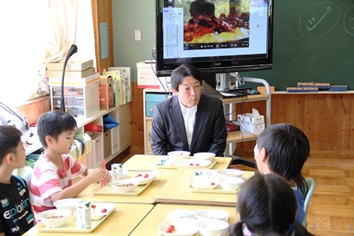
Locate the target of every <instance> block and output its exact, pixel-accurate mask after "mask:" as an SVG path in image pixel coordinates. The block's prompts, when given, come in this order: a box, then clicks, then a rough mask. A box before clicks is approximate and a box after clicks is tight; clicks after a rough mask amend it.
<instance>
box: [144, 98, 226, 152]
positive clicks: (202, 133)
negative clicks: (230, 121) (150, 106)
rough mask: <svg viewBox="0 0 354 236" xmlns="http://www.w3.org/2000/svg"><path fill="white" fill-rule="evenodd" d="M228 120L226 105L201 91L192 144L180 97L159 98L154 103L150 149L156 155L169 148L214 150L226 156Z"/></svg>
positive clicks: (200, 150)
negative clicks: (185, 124) (158, 100)
mask: <svg viewBox="0 0 354 236" xmlns="http://www.w3.org/2000/svg"><path fill="white" fill-rule="evenodd" d="M226 137H227V130H226V123H225V117H224V108H223V105H222V102H221V100H220V99H218V98H214V97H211V96H208V95H205V94H202V95H201V98H200V101H199V104H198V109H197V113H196V115H195V122H194V129H193V135H192V141H191V146H190V148H189V147H188V141H187V135H186V131H185V128H184V121H183V115H182V112H181V107H180V105H179V101H178V97H177V96H172V97H171V98H170V99H167V100H165V101H162V102H160V103H159V104H157V105H156V107H155V114H154V117H153V120H152V131H151V134H150V139H151V149H152V152H153V153H154V154H155V155H166V154H167V153H168V152H170V151H179V150H183V151H190V152H191V154H193V153H196V152H212V153H215V154H216V156H223V155H224V151H225V148H226Z"/></svg>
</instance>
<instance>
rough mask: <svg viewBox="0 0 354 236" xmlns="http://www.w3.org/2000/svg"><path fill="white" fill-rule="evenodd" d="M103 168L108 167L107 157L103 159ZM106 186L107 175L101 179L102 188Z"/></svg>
mask: <svg viewBox="0 0 354 236" xmlns="http://www.w3.org/2000/svg"><path fill="white" fill-rule="evenodd" d="M102 168H104V169H106V159H105V158H103V159H102ZM104 186H106V177H105V178H104V179H103V180H101V189H102V187H104Z"/></svg>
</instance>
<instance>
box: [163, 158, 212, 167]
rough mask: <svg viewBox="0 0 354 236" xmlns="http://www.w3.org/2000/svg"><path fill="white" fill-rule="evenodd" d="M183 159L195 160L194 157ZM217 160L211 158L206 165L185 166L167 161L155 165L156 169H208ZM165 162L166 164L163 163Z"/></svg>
mask: <svg viewBox="0 0 354 236" xmlns="http://www.w3.org/2000/svg"><path fill="white" fill-rule="evenodd" d="M184 160H191V161H196V159H184ZM217 162H218V161H217V160H216V159H213V160H212V161H211V162H210V164H208V165H206V166H186V165H178V164H172V165H169V164H168V163H169V162H158V164H156V167H157V168H158V169H177V168H194V169H201V168H208V169H212V168H213V167H214V166H215V164H216V163H217ZM165 163H167V164H165Z"/></svg>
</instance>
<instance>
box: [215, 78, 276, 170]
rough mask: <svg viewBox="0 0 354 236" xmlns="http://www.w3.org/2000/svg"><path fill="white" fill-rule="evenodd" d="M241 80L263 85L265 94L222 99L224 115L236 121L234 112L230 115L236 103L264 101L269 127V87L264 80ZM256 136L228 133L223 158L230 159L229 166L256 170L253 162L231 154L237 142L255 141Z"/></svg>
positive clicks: (236, 132)
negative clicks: (241, 166) (244, 166)
mask: <svg viewBox="0 0 354 236" xmlns="http://www.w3.org/2000/svg"><path fill="white" fill-rule="evenodd" d="M243 80H244V81H245V82H249V83H259V84H263V85H264V86H265V88H266V93H261V94H257V95H247V97H246V98H244V97H241V98H227V99H222V102H223V104H224V112H225V114H229V118H228V119H229V120H236V112H232V114H230V113H231V111H233V110H235V109H233V107H234V105H235V104H236V103H243V102H254V101H262V100H265V101H266V114H265V126H266V127H268V126H269V125H270V120H271V92H270V86H269V84H268V82H267V81H266V80H264V79H260V78H252V77H243ZM225 118H226V117H225ZM258 136H259V135H256V134H252V133H249V132H245V131H242V130H241V131H229V132H228V135H227V139H226V143H227V145H228V147H226V150H225V153H224V156H230V157H231V158H232V162H231V164H230V166H233V165H237V164H241V165H246V166H248V167H252V168H257V167H256V163H255V162H254V161H250V160H247V159H244V158H242V157H239V156H235V155H233V152H234V150H235V149H236V143H237V142H244V141H252V140H256V139H257V138H258Z"/></svg>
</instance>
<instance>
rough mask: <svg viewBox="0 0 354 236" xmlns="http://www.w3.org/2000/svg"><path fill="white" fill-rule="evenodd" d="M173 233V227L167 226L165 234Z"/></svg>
mask: <svg viewBox="0 0 354 236" xmlns="http://www.w3.org/2000/svg"><path fill="white" fill-rule="evenodd" d="M173 231H175V226H174V225H169V226H168V227H167V229H166V233H173Z"/></svg>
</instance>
